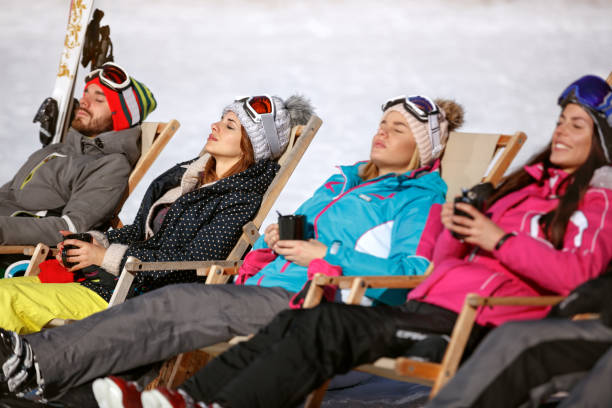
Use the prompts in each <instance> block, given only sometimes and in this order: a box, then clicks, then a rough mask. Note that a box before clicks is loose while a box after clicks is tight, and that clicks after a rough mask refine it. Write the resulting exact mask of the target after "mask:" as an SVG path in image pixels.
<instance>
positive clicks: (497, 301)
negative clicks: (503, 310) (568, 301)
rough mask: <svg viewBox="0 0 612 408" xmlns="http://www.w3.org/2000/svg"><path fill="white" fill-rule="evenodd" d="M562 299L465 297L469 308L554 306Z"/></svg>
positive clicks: (551, 297) (557, 297) (544, 297)
mask: <svg viewBox="0 0 612 408" xmlns="http://www.w3.org/2000/svg"><path fill="white" fill-rule="evenodd" d="M563 299H564V297H562V296H504V297H496V296H492V297H482V296H478V295H476V294H470V295H468V296H467V297H466V302H469V305H470V306H471V307H479V306H542V307H546V306H554V305H556V304H557V303H559V302H560V301H562V300H563Z"/></svg>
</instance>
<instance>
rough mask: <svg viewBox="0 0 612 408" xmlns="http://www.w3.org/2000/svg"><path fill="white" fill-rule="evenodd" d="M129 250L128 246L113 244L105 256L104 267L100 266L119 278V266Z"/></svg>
mask: <svg viewBox="0 0 612 408" xmlns="http://www.w3.org/2000/svg"><path fill="white" fill-rule="evenodd" d="M127 250H128V246H127V245H121V244H111V245H110V246H109V247H108V248H107V249H106V253H105V254H104V259H103V260H102V265H100V266H101V267H102V268H104V270H106V272H108V273H112V274H113V275H115V276H119V272H120V271H119V266H120V265H121V261H122V260H123V256H124V255H125V252H126V251H127Z"/></svg>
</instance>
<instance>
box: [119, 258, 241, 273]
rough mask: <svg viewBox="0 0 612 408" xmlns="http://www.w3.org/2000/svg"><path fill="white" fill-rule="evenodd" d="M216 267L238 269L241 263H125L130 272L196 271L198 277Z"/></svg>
mask: <svg viewBox="0 0 612 408" xmlns="http://www.w3.org/2000/svg"><path fill="white" fill-rule="evenodd" d="M213 265H217V266H220V267H222V268H224V269H225V268H232V269H239V268H240V266H241V265H242V261H241V260H238V261H221V260H216V261H172V262H140V261H136V262H127V263H126V264H125V266H126V268H127V270H128V271H130V272H133V273H134V272H136V273H137V272H140V271H165V270H168V271H185V270H196V271H197V272H198V276H207V275H208V270H209V269H210V267H211V266H213Z"/></svg>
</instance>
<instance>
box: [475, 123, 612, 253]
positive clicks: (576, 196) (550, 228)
mask: <svg viewBox="0 0 612 408" xmlns="http://www.w3.org/2000/svg"><path fill="white" fill-rule="evenodd" d="M551 152H552V147H551V145H550V144H549V145H548V147H547V148H546V149H544V150H543V151H542V152H540V153H538V154H536V155H535V156H534V157H533V158H532V159H531V160H529V162H528V163H527V165H534V164H537V163H542V164H543V166H544V176H543V177H542V179H541V180H539V181H538V182H537V183H538V184H539V185H542V184H543V183H545V182H547V180H548V178H549V176H548V169H550V168H551V167H555V165H554V164H552V163H551V162H550V154H551ZM605 164H606V158H605V156H604V152H603V149H602V147H601V145H600V144H599V138H598V137H597V128H596V127H595V125H593V136H592V138H591V151H590V152H589V156H588V157H587V160H586V161H585V162H584V163H583V164H582V166H580V167H579V168H578V169H577V170H576V171H575V172H574V173H572V174H571V175H570V176H568V177H567V178H566V179H565V180H563V182H562V184H561V185H560V186H559V191H563V188H565V193H564V194H563V195H562V196H561V197H559V205H558V206H557V208H556V209H554V210H551V211H549V212H548V213H546V214H545V215H544V216H543V217H542V218H540V226H541V227H542V230H543V231H544V235H545V236H546V239H548V241H550V242H551V243H552V244H553V246H554V247H555V248H557V249H561V248H563V238H564V237H565V231H566V230H567V224H568V223H569V220H570V218H571V216H572V214H574V211H576V209H577V208H578V204H580V201H582V199H583V197H584V194H585V193H586V191H587V189H588V188H589V183H590V181H591V179H592V178H593V173H594V172H595V170H597V169H598V168H599V167H601V166H603V165H605ZM531 183H533V177H531V176H530V175H529V173H527V172H526V171H525V169H524V168H521V169H519V170H516V171H515V172H513V173H512V174H510V175H509V176H508V178H507V179H506V181H505V182H504V183H503V184H502V185H501V186H499V187H498V188H497V189H496V190H495V191H494V192H493V194H492V195H491V197H490V198H489V199H488V201H487V207H490V206H491V205H492V204H493V203H494V202H495V201H497V200H499V199H500V198H502V197H504V196H505V195H507V194H510V193H512V192H514V191H517V190H520V189H521V188H523V187H525V186H527V185H529V184H531Z"/></svg>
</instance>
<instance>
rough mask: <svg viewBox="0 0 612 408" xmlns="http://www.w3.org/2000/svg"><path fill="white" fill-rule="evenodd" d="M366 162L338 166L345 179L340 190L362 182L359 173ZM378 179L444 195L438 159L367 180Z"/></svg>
mask: <svg viewBox="0 0 612 408" xmlns="http://www.w3.org/2000/svg"><path fill="white" fill-rule="evenodd" d="M367 163H368V162H367V161H360V162H357V163H355V164H353V165H348V166H338V168H339V169H340V171H341V173H342V174H343V175H344V178H345V181H346V182H345V186H344V188H343V190H342V191H346V190H348V189H350V188H353V187H355V186H357V185H358V184H361V183H362V182H363V180H362V178H361V176H360V175H361V174H362V171H363V168H364V166H365V165H366V164H367ZM380 180H388V181H387V182H389V183H393V182H394V183H396V184H397V186H398V187H399V186H400V185H406V184H407V183H408V184H418V185H419V186H421V187H423V188H427V189H430V190H433V191H437V192H440V193H442V195H443V196H446V191H447V186H446V183H445V182H444V181H443V180H442V178H441V177H440V160H436V161H434V163H432V164H431V165H429V166H424V167H421V168H418V169H415V170H409V171H407V172H405V173H401V174H395V173H391V174H386V175H384V176H379V177H376V178H374V179H372V180H369V181H371V182H375V181H380Z"/></svg>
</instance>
